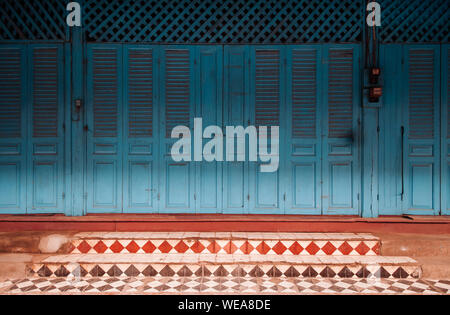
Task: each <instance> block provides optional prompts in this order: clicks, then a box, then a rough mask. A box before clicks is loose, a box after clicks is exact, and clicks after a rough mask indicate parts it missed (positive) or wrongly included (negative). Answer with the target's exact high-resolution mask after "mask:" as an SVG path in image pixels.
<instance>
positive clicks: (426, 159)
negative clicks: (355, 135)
mask: <svg viewBox="0 0 450 315" xmlns="http://www.w3.org/2000/svg"><path fill="white" fill-rule="evenodd" d="M439 59H440V58H439V46H434V47H433V46H405V50H404V60H405V63H404V71H403V72H404V73H403V75H404V80H405V81H404V82H405V87H406V88H405V89H404V91H405V92H406V93H405V96H404V97H405V100H407V102H406V104H405V107H404V113H405V114H404V117H405V121H404V126H405V127H406V129H405V131H406V133H405V135H404V139H403V143H404V147H403V151H402V152H403V154H404V156H403V158H404V159H405V160H404V163H403V167H404V170H403V172H404V173H403V174H404V178H403V180H404V192H403V193H404V194H403V197H404V198H403V205H404V207H403V208H404V209H403V211H404V213H413V214H431V215H432V214H437V211H438V210H439V178H438V176H439V154H438V152H439V149H438V148H439V119H438V118H439V96H438V93H439V89H438V86H439V81H440V70H439V68H440V67H439Z"/></svg>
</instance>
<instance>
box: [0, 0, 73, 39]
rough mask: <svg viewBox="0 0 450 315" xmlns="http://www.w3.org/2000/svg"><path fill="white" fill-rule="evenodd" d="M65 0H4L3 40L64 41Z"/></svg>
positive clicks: (0, 20) (0, 4)
mask: <svg viewBox="0 0 450 315" xmlns="http://www.w3.org/2000/svg"><path fill="white" fill-rule="evenodd" d="M66 3H67V1H65V0H33V1H30V0H1V1H0V40H64V39H65V38H66V21H65V16H66V9H65V7H66Z"/></svg>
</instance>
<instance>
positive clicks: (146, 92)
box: [122, 45, 158, 212]
mask: <svg viewBox="0 0 450 315" xmlns="http://www.w3.org/2000/svg"><path fill="white" fill-rule="evenodd" d="M123 51H124V52H123V53H124V56H123V65H124V70H123V71H124V72H125V73H126V75H125V78H124V93H125V97H124V98H125V104H124V106H126V107H125V108H124V115H125V119H124V122H125V124H126V126H125V129H126V132H125V133H124V134H126V137H125V139H124V143H123V145H122V150H123V151H124V157H125V160H124V166H123V174H124V175H123V176H124V177H123V179H124V183H123V199H124V209H123V210H124V212H143V211H145V212H153V210H154V203H155V200H156V194H157V193H156V189H155V188H156V187H157V186H156V183H157V182H158V181H157V178H155V177H156V176H155V170H156V169H157V167H156V166H155V158H157V152H158V151H157V150H156V144H157V143H155V133H156V134H157V131H155V130H154V126H157V124H155V121H154V119H155V117H156V115H154V112H157V111H155V108H154V107H155V106H154V99H155V98H154V83H155V80H156V79H155V77H154V76H155V71H156V70H155V68H157V67H155V66H154V65H155V64H156V63H155V59H157V57H155V48H154V47H153V46H138V45H129V46H125V47H124V49H123ZM156 82H158V80H156ZM155 150H156V152H155Z"/></svg>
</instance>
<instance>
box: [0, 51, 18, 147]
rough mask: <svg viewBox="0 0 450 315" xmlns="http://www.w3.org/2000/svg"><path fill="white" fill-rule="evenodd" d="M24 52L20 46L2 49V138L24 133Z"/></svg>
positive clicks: (0, 116)
mask: <svg viewBox="0 0 450 315" xmlns="http://www.w3.org/2000/svg"><path fill="white" fill-rule="evenodd" d="M21 56H22V53H21V49H20V48H1V49H0V82H1V85H0V139H11V138H20V137H21V135H22V130H21V122H22V113H21V106H22V101H23V100H22V59H21V58H22V57H21Z"/></svg>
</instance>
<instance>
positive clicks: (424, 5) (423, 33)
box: [379, 0, 450, 43]
mask: <svg viewBox="0 0 450 315" xmlns="http://www.w3.org/2000/svg"><path fill="white" fill-rule="evenodd" d="M379 3H380V5H381V7H382V11H381V17H382V19H381V24H382V27H381V29H380V36H381V40H382V41H383V42H385V43H394V42H448V40H449V30H450V23H449V11H448V9H449V2H448V0H379Z"/></svg>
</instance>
